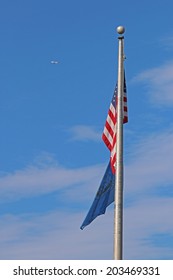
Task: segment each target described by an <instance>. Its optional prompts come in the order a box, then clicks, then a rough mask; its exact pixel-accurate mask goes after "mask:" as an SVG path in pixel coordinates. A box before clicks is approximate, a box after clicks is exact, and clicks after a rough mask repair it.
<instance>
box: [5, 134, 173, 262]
mask: <svg viewBox="0 0 173 280" xmlns="http://www.w3.org/2000/svg"><path fill="white" fill-rule="evenodd" d="M133 152H134V153H133V156H132V158H131V161H130V163H129V164H128V166H126V170H125V182H126V185H125V189H124V194H125V197H129V196H133V197H134V201H133V203H132V204H131V205H130V206H129V207H127V208H125V211H124V258H125V259H155V258H159V259H161V258H173V253H172V252H173V248H172V247H171V245H170V248H167V247H166V248H164V244H163V245H162V246H159V244H152V243H151V242H149V240H150V237H151V236H153V235H154V234H158V233H160V234H162V233H163V234H164V233H172V229H173V222H172V219H171V218H170V213H172V209H173V197H160V196H158V195H155V196H154V195H152V197H151V196H150V190H152V189H153V188H156V187H157V186H163V188H164V186H165V185H170V184H172V183H173V172H172V162H173V132H172V130H168V131H164V132H162V133H160V134H154V133H153V135H151V136H150V137H148V138H145V139H144V140H143V141H142V142H141V143H139V144H138V145H136V147H135V150H134V151H133ZM49 162H50V159H49ZM104 169H105V167H103V166H100V165H98V166H91V167H87V168H78V169H74V170H73V169H67V168H64V167H61V166H59V165H58V164H57V163H55V162H54V163H52V164H51V165H50V166H49V165H48V166H39V167H38V166H30V167H27V168H25V169H23V170H21V171H16V172H14V173H13V174H7V175H6V176H3V177H1V179H0V197H1V198H2V199H4V197H6V199H7V198H9V196H10V195H12V198H13V199H16V197H19V198H22V197H23V196H33V195H39V194H42V193H48V192H52V191H53V190H61V189H62V188H63V189H64V191H65V195H66V197H69V207H68V209H66V210H65V211H64V212H62V211H58V212H51V213H45V214H34V215H29V214H26V215H18V216H17V215H16V216H15V215H4V216H2V215H1V219H0V247H1V258H3V259H6V258H8V259H10V258H11V259H111V258H112V252H113V211H112V210H111V207H110V208H108V209H107V213H106V215H105V216H100V217H98V218H97V219H96V220H95V221H94V222H93V223H92V224H91V225H89V226H88V227H86V229H84V230H83V231H81V230H80V229H79V227H80V225H81V223H82V221H83V219H84V217H85V215H86V214H87V213H86V212H87V211H88V210H89V209H87V210H86V211H84V212H81V211H79V212H74V209H72V208H70V207H72V206H70V203H71V201H75V202H76V203H78V202H79V201H80V202H81V201H82V199H83V201H86V200H88V199H89V200H90V199H91V200H92V199H94V195H95V192H96V190H97V188H98V186H99V182H100V180H101V178H102V176H103V172H104ZM148 191H149V192H148ZM31 202H32V200H31ZM89 206H90V205H89Z"/></svg>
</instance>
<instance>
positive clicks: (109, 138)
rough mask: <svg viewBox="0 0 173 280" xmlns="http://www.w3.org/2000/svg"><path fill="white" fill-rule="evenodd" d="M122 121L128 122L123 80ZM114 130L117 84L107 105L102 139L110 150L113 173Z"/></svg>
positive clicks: (115, 129) (113, 170)
mask: <svg viewBox="0 0 173 280" xmlns="http://www.w3.org/2000/svg"><path fill="white" fill-rule="evenodd" d="M123 115H124V116H123V123H127V122H128V114H127V92H126V82H125V81H124V96H123ZM116 132H117V85H116V88H115V91H114V95H113V98H112V102H111V104H110V107H109V111H108V115H107V119H106V123H105V126H104V130H103V134H102V139H103V141H104V143H105V144H106V146H107V147H108V149H109V150H110V152H111V156H110V162H111V169H112V172H113V174H115V171H116V170H115V166H116V136H117V135H116Z"/></svg>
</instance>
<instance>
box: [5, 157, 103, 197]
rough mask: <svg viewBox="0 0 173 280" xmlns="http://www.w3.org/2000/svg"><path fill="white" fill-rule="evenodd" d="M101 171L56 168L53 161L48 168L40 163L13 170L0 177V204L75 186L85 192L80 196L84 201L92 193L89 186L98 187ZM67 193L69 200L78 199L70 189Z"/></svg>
mask: <svg viewBox="0 0 173 280" xmlns="http://www.w3.org/2000/svg"><path fill="white" fill-rule="evenodd" d="M49 160H50V159H49ZM103 169H104V167H103V166H102V165H95V166H90V167H84V168H76V169H68V168H65V167H62V166H60V165H58V163H57V162H54V163H51V164H50V165H48V164H47V165H44V164H41V166H40V163H39V166H37V165H34V164H33V165H29V166H27V167H25V168H23V169H22V170H16V171H14V172H13V173H8V174H5V175H2V176H1V177H0V201H1V200H2V201H4V200H10V201H11V200H16V199H17V200H18V199H21V198H22V197H33V196H36V195H42V194H48V193H51V192H54V191H58V190H62V189H68V188H69V187H71V188H72V186H73V187H74V186H75V189H77V188H80V189H81V188H82V189H83V191H84V192H85V190H86V193H85V196H84V197H85V198H86V197H88V195H89V193H90V191H92V186H94V185H96V186H97V185H98V183H99V180H100V178H101V174H102V173H103ZM86 185H87V186H88V188H87V189H86V188H85V186H86ZM70 193H71V198H72V197H74V199H77V197H78V196H76V198H75V196H73V194H72V193H73V191H71V189H70V190H69V194H70ZM79 194H81V192H79Z"/></svg>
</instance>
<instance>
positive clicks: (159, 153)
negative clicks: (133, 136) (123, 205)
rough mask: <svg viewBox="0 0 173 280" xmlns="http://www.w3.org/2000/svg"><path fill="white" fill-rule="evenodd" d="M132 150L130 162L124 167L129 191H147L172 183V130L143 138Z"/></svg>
mask: <svg viewBox="0 0 173 280" xmlns="http://www.w3.org/2000/svg"><path fill="white" fill-rule="evenodd" d="M135 149H136V150H133V152H134V154H133V155H132V161H131V163H130V164H129V165H128V166H127V167H126V182H127V187H126V188H127V190H128V185H129V184H130V187H129V192H132V191H134V192H141V191H145V192H146V191H147V189H150V190H151V189H152V188H155V187H156V186H161V185H163V187H164V186H165V185H169V184H172V183H173V172H172V165H173V131H172V130H168V131H165V132H162V133H160V134H154V133H153V135H151V136H150V137H148V138H145V139H144V140H143V141H142V142H141V143H140V144H138V145H136V147H135Z"/></svg>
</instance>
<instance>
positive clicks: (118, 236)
mask: <svg viewBox="0 0 173 280" xmlns="http://www.w3.org/2000/svg"><path fill="white" fill-rule="evenodd" d="M117 32H118V34H120V35H122V34H123V33H124V32H125V28H124V27H123V26H119V27H117ZM123 90H124V37H123V36H119V37H118V101H117V130H116V131H117V132H116V133H117V140H116V180H115V206H114V259H116V260H122V258H123Z"/></svg>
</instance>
